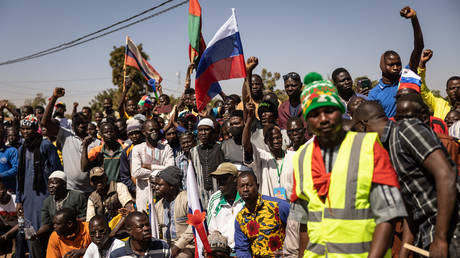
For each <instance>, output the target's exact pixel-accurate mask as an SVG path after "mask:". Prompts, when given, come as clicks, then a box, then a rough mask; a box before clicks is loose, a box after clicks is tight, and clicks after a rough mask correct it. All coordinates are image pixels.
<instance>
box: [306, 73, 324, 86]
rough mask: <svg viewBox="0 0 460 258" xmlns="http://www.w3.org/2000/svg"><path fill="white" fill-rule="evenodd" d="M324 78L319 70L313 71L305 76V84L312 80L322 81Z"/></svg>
mask: <svg viewBox="0 0 460 258" xmlns="http://www.w3.org/2000/svg"><path fill="white" fill-rule="evenodd" d="M322 80H323V76H321V74H319V73H317V72H311V73H308V74H307V75H305V77H303V84H305V85H308V84H310V83H312V82H316V81H322Z"/></svg>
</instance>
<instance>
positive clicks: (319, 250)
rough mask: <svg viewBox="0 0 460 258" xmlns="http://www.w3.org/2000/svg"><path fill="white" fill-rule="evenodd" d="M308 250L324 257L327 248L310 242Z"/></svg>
mask: <svg viewBox="0 0 460 258" xmlns="http://www.w3.org/2000/svg"><path fill="white" fill-rule="evenodd" d="M307 250H308V251H310V252H313V253H315V254H320V255H323V254H324V253H325V252H326V247H325V246H324V245H322V244H316V243H311V242H309V243H308V245H307Z"/></svg>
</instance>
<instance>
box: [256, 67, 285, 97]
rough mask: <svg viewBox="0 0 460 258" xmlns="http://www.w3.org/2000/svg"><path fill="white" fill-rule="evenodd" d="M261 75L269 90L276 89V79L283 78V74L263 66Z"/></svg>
mask: <svg viewBox="0 0 460 258" xmlns="http://www.w3.org/2000/svg"><path fill="white" fill-rule="evenodd" d="M260 77H262V81H263V83H264V85H265V89H267V90H269V91H274V89H275V87H276V81H277V80H279V79H280V78H281V75H280V73H278V72H274V73H272V72H269V71H268V70H267V69H265V68H262V71H261V73H260Z"/></svg>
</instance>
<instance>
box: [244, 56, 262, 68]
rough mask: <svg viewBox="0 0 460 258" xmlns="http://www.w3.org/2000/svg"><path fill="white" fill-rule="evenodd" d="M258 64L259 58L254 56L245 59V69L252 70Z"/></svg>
mask: <svg viewBox="0 0 460 258" xmlns="http://www.w3.org/2000/svg"><path fill="white" fill-rule="evenodd" d="M258 64H259V59H258V58H257V57H255V56H251V57H250V58H248V60H247V61H246V70H250V71H252V70H254V68H256V66H257V65H258Z"/></svg>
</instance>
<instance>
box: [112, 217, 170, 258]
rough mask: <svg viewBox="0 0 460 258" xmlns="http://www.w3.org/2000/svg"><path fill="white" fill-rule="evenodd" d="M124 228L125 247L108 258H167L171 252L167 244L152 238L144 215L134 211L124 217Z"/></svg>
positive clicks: (147, 219) (114, 251)
mask: <svg viewBox="0 0 460 258" xmlns="http://www.w3.org/2000/svg"><path fill="white" fill-rule="evenodd" d="M125 223H126V227H127V228H128V232H129V239H128V241H126V242H125V246H123V247H120V248H118V249H115V250H113V251H112V253H111V254H110V258H116V257H146V258H169V257H171V250H170V249H169V245H168V243H166V242H165V241H163V240H160V239H155V238H152V231H151V229H150V222H149V218H148V216H147V215H146V214H145V213H142V212H139V211H134V212H132V213H130V214H129V215H128V217H126V222H125Z"/></svg>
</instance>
